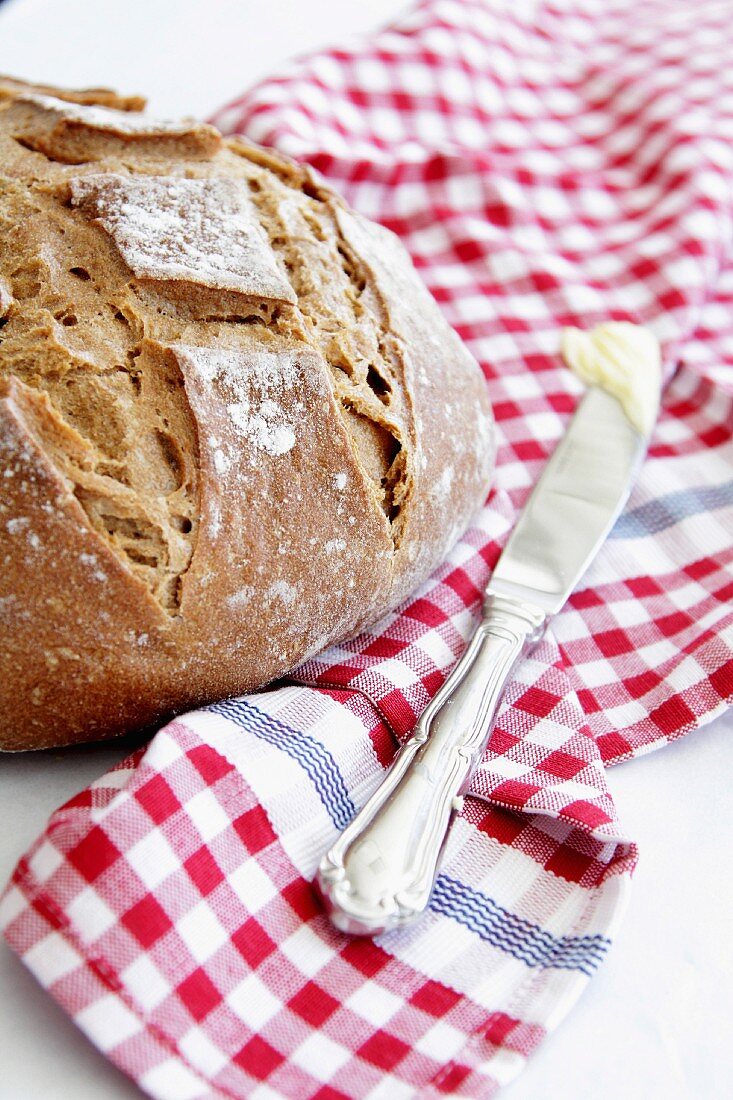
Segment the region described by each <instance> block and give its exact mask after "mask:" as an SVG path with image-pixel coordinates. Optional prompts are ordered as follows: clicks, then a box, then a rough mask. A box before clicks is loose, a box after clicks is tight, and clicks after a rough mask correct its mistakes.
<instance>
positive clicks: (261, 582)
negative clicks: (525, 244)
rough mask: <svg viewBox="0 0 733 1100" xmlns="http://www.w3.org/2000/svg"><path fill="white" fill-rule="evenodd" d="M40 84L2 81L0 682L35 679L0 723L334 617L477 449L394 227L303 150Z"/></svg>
mask: <svg viewBox="0 0 733 1100" xmlns="http://www.w3.org/2000/svg"><path fill="white" fill-rule="evenodd" d="M38 91H39V90H38V89H36V90H34V89H29V88H27V87H23V85H22V84H21V83H19V82H17V81H7V80H3V79H2V78H0V226H1V227H2V231H3V232H2V235H1V236H0V444H3V446H4V444H7V446H5V447H4V450H3V456H4V458H3V461H4V462H5V463H6V467H7V469H9V470H10V471H11V474H12V476H6V477H5V478H4V479H3V480H2V482H0V560H2V561H3V562H4V563H5V572H4V574H3V573H2V571H0V608H11V607H12V615H13V630H12V631H11V633H10V635H9V638H10V641H9V645H8V649H7V651H6V652H2V651H0V682H6V683H8V684H12V685H14V687H13V689H12V690H13V692H14V694H18V695H20V696H22V697H23V698H24V699H27V700H30V701H31V704H32V706H31V709H30V710H28V709H26V710H23V709H22V708H21V709H19V710H18V711H17V714H18V715H19V717H18V722H19V723H20V724H19V726H18V729H17V731H15V732H13V731H10V732H9V733H8V732H6V733H5V734H2V733H0V747H1V746H2V745H3V744H5V745H10V744H16V745H21V744H22V745H25V744H29V743H32V744H34V745H41V744H51V743H66V742H68V741H73V740H79V739H83V738H88V737H91V736H108V735H111V734H113V733H116V732H121V731H123V730H125V729H130V728H133V727H135V726H139V725H141V724H143V723H146V722H151V721H155V720H157V719H158V718H160V717H161V716H162V715H164V714H166V713H170V712H171V711H173V710H176V709H180V708H182V707H184V706H186V705H192V704H198V703H200V702H202V701H203V700H205V699H211V698H216V697H221V696H223V695H226V694H227V693H231V692H234V691H237V692H239V691H246V690H248V689H250V688H252V687H255V686H257V685H260V684H263V683H265V682H267V681H268V680H270V679H272V678H273V677H275V676H278V675H281V674H282V673H284V672H285V671H287V670H289V669H292V668H293V667H294V665H295V664H297V663H298V662H299V661H300V660H302V659H303V658H304V657H306V656H307V655H308V654H310V653H313V652H315V651H317V650H319V649H321V648H323V647H324V646H325V645H327V644H328V643H329V642H330V641H332V640H336V639H340V638H344V637H346V636H347V635H349V634H352V633H354V632H355V631H356V630H358V629H360V628H361V627H362V626H363V625H365V624H367V623H369V622H372V621H374V620H375V619H376V618H377V617H379V616H380V615H381V614H383V613H384V612H385V611H387V610H388V609H389V608H390V607H391V606H393V605H394V604H395V603H396V602H397V601H398V600H399V599H400V598H401V597H402V596H403V595H405V594H406V593H407V592H408V591H410V590H411V589H412V588H413V587H414V585H415V584H416V583H417V582H418V581H419V580H420V579H422V578H423V577H424V576H425V575H426V573H427V571H428V570H429V569H430V568H431V567H432V566H433V565H435V564H436V562H437V561H438V560H439V559H440V557H441V556H442V554H443V553H444V551H445V549H446V548H447V546H448V545H449V543H450V542H451V541H452V540H453V539H454V538H455V537H456V535H457V533H458V532H459V531H460V529H462V527H463V526H465V523H466V521H467V518H468V516H469V515H470V513H471V511H472V510H473V508H474V507H475V506H476V505H477V504H478V503H479V500H480V499H481V497H482V496H483V494H484V491H485V488H486V484H487V480H488V475H489V471H490V467H491V459H492V452H493V447H492V441H491V435H490V419H489V413H488V406H487V403H486V396H485V392H484V390H483V388H482V383H481V379H480V375H479V373H478V370H477V368H476V366H475V364H474V363H473V362H472V361H471V360H470V357H469V356H468V355H467V353H466V352H465V350H464V349H463V348H462V346H461V345H460V343H459V341H458V340H457V338H456V337H455V335H454V334H453V333H452V332H451V330H450V329H449V328H448V326H447V325H446V324H445V322H444V321H443V319H442V318H441V316H440V314H439V312H438V311H437V309H436V307H435V305H434V303H433V302H432V300H431V299H430V296H429V295H428V294H427V291H425V289H424V288H423V287H422V286H421V284H420V283H419V280H418V279H417V276H416V275H415V273H414V271H413V269H412V268H411V265H410V263H409V260H408V259H407V257H406V255H405V253H404V251H403V250H402V249H401V248H400V246H399V245H398V244H397V242H396V239H395V238H393V237H392V235H391V234H388V233H387V232H386V231H385V230H381V229H379V228H378V227H370V226H369V225H368V223H366V222H364V220H363V219H359V218H358V217H356V216H354V215H352V214H350V213H349V212H348V211H347V210H346V209H345V207H344V206H343V204H342V203H341V201H340V200H339V199H338V198H337V197H336V196H335V195H333V193H332V192H331V191H329V190H328V188H327V187H325V186H324V185H322V184H321V183H320V182H319V180H318V179H317V177H316V176H315V175H314V174H313V173H312V172H311V171H310V170H309V169H308V168H305V167H300V166H298V165H295V164H291V163H288V162H286V161H283V160H282V159H281V158H279V157H277V156H275V155H273V154H271V153H269V152H267V151H265V150H262V149H258V148H255V147H251V146H248V145H246V144H244V143H242V142H241V141H238V140H233V141H228V142H224V141H223V139H222V138H221V137H220V135H219V134H218V133H217V132H216V131H214V130H212V128H211V127H207V126H205V125H202V124H199V123H189V122H184V123H178V124H168V123H163V124H161V123H157V122H156V121H154V120H149V119H146V118H137V117H136V116H135V115H134V113H133V114H130V110H127V111H123V110H120V109H118V110H115V109H111V110H110V109H108V108H110V107H111V108H114V107H117V108H122V107H123V106H125V107H127V108H130V109H132V110H134V104H136V103H137V102H138V100H136V99H135V97H130V98H128V99H123V98H121V97H120V98H115V96H114V93H110V92H106V91H101V92H100V93H99V101H98V103H95V99H94V93H93V92H89V91H87V92H84V93H70V92H65V93H63V95H64V96H65V97H66V98H63V99H62V98H58V97H49V96H48V95H47V94H46V93H47V92H48V91H49V89H44V90H43V94H37V92H38ZM75 95H77V96H78V98H79V99H83V101H84V102H83V103H80V102H71V101H70V97H74V96H75ZM100 104H103V105H100ZM477 424H478V425H480V428H481V431H480V432H477V430H476V425H477ZM3 432H4V433H5V435H4V436H3ZM12 440H15V441H16V444H17V447H16V450H17V448H21V450H22V455H21V453H20V451H17V454H16V453H15V452H13V451H12V448H11V449H10V450H8V447H10V443H11V441H12ZM0 450H2V447H0ZM5 452H7V454H6V453H5ZM11 452H12V453H11ZM26 452H27V453H28V455H30V456H32V466H33V469H34V471H36V472H35V474H34V477H33V478H31V477H30V476H26V474H25V473H23V474H22V476H21V473H20V472H18V475H17V476H16V474H15V472H14V471H16V469H17V471H20V470H21V466H22V467H23V470H25V469H26V465H27V464H26V465H23V463H25V458H23V455H25V454H26ZM21 458H23V462H21ZM28 461H29V462H30V458H29V459H28ZM28 468H29V469H30V467H28ZM2 601H5V602H4V603H3V602H2ZM8 601H9V602H8ZM44 668H45V669H46V670H47V673H48V674H49V675H50V672H49V671H48V670H53V675H54V676H55V677H57V682H55V683H51V682H50V681H48V680H47V678H46V675H45V674H44V672H43V669H44ZM59 685H60V686H59ZM1 695H2V691H1V690H0V702H1ZM3 737H4V740H3Z"/></svg>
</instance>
